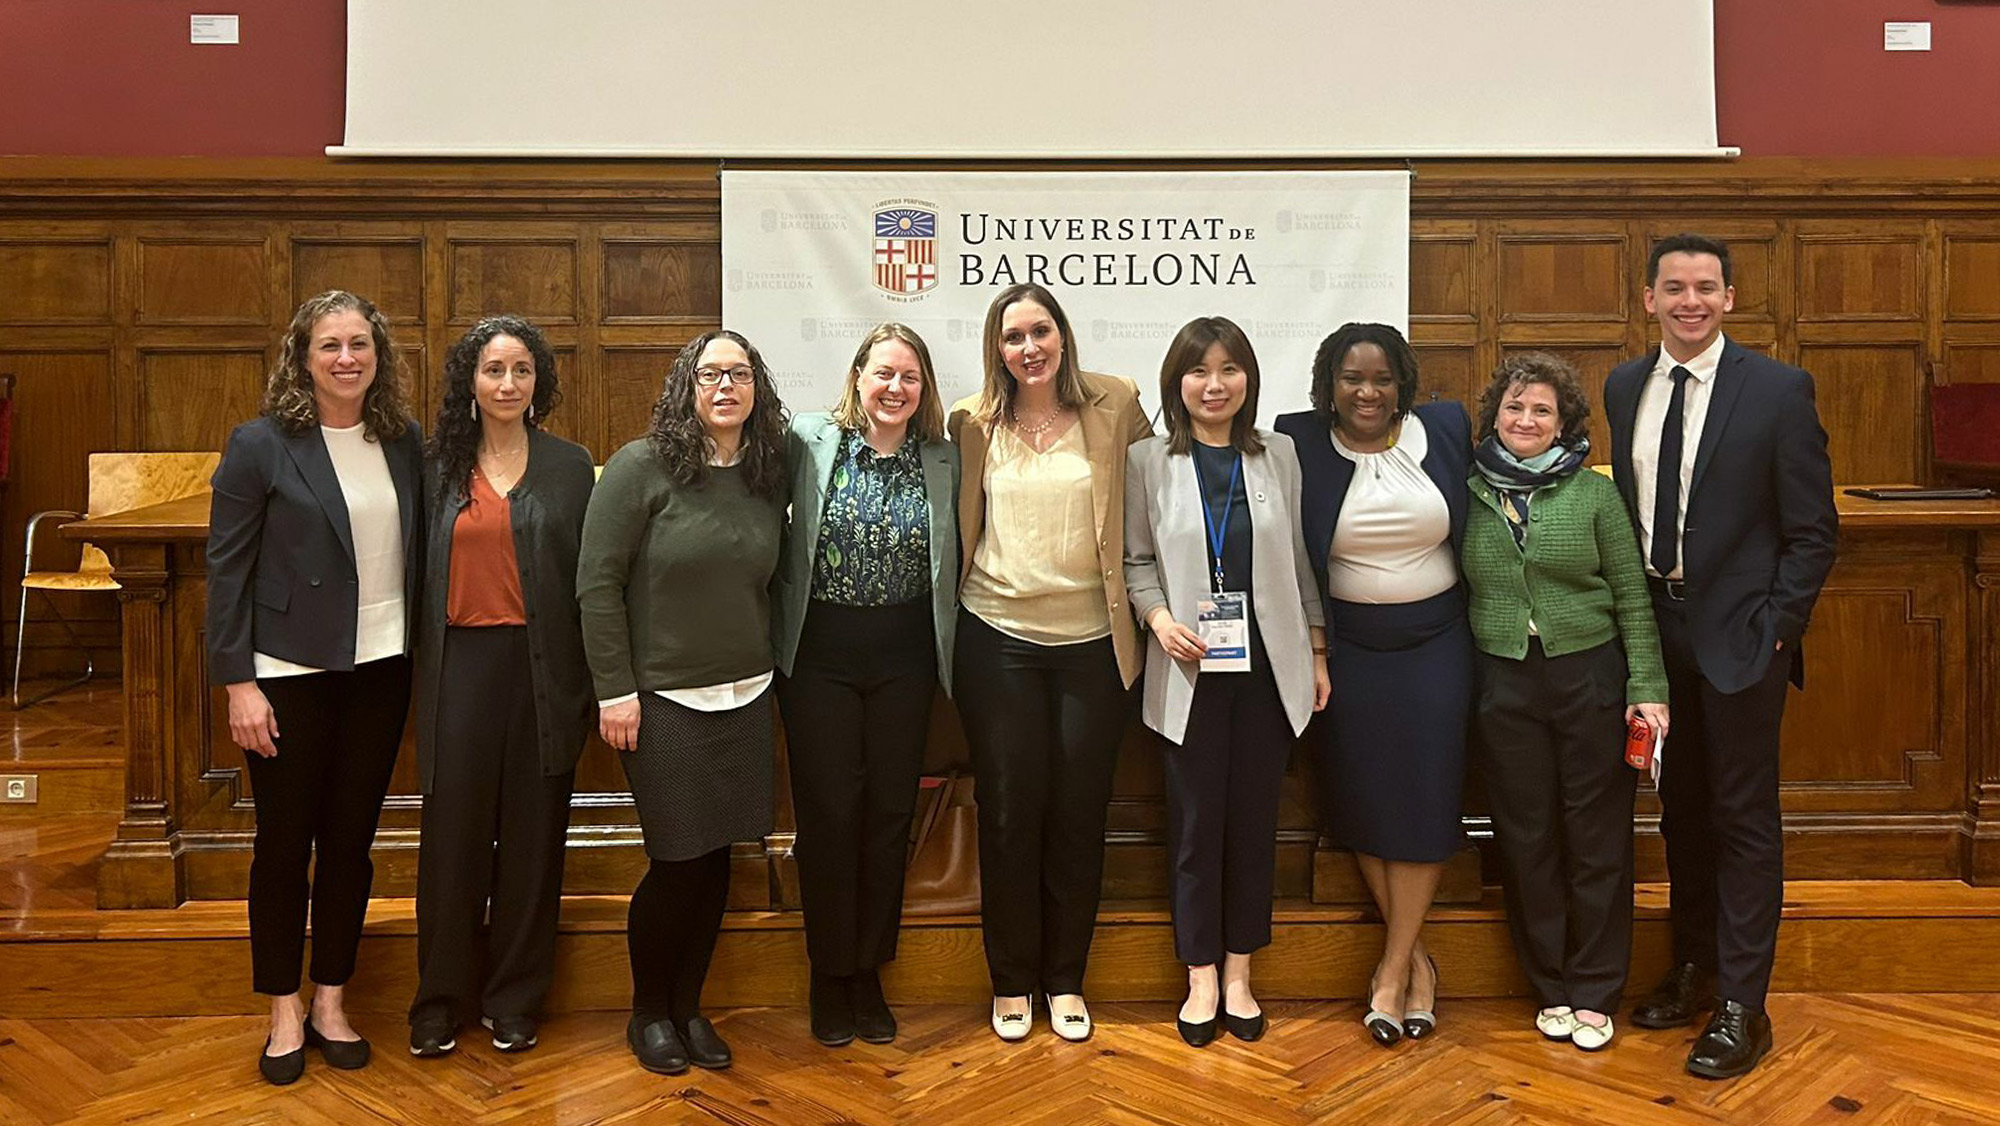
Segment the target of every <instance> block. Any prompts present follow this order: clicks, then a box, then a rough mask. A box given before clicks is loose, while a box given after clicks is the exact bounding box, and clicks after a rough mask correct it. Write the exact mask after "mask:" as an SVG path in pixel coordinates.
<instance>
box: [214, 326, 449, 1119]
mask: <svg viewBox="0 0 2000 1126" xmlns="http://www.w3.org/2000/svg"><path fill="white" fill-rule="evenodd" d="M400 375H401V373H400V371H399V368H398V364H397V356H396V346H395V342H394V341H393V340H392V339H391V338H390V336H389V325H388V322H387V321H385V320H384V319H383V317H382V314H381V313H380V312H378V311H377V310H376V308H375V306H374V305H373V304H372V303H371V302H369V301H368V300H367V299H365V298H361V297H356V296H355V295H354V294H351V293H346V292H342V291H340V290H333V291H330V292H327V293H322V294H320V295H319V296H317V297H314V298H312V299H311V300H309V301H307V302H306V303H305V304H303V305H301V306H299V309H298V312H297V313H296V314H295V315H294V316H293V317H292V324H291V328H290V329H289V330H288V331H287V332H286V334H285V339H284V343H283V345H282V347H281V348H280V349H279V356H278V363H277V365H276V366H275V367H273V368H272V369H271V374H270V377H269V379H268V381H267V383H266V386H265V391H264V410H263V414H262V415H260V416H259V417H257V418H255V419H252V420H251V421H249V422H246V423H244V424H243V425H241V426H238V427H237V428H236V429H235V431H233V432H232V433H231V434H230V435H229V445H228V447H227V448H226V449H225V450H224V451H223V455H222V463H221V465H219V466H218V467H217V468H216V471H215V478H214V481H213V482H212V484H213V486H214V490H215V491H214V499H213V501H212V502H211V507H210V514H209V533H208V671H209V679H210V681H211V682H213V683H215V684H219V685H222V686H224V688H225V689H226V690H227V692H228V696H229V731H230V736H231V738H233V739H234V740H235V742H236V744H237V745H238V746H240V747H242V748H243V749H244V750H245V751H246V752H248V753H247V754H246V756H245V759H246V764H247V768H248V770H249V773H250V780H251V784H252V787H253V790H254V793H255V797H256V803H257V837H256V843H255V847H254V851H253V853H252V856H251V861H250V958H251V964H252V967H253V972H254V976H255V986H256V989H257V992H259V993H266V994H269V995H270V996H271V1035H270V1039H269V1040H268V1041H267V1042H266V1044H265V1048H264V1053H263V1055H262V1056H261V1057H260V1058H259V1060H258V1067H259V1070H260V1071H262V1073H263V1075H264V1077H265V1078H266V1079H267V1080H269V1081H270V1082H272V1083H275V1084H280V1085H283V1084H286V1083H290V1082H292V1081H293V1080H295V1079H297V1078H298V1077H299V1074H300V1072H301V1071H303V1070H304V1068H305V1048H306V1046H308V1045H311V1046H313V1047H317V1048H319V1049H320V1050H321V1052H322V1053H323V1054H324V1056H325V1058H326V1062H328V1063H330V1064H332V1065H333V1066H335V1067H339V1068H357V1067H361V1066H363V1065H365V1064H366V1063H367V1062H368V1041H366V1040H363V1039H361V1037H360V1036H359V1035H357V1034H356V1033H355V1031H354V1029H353V1027H352V1026H351V1025H349V1024H348V1022H347V1015H346V1012H345V1010H344V1007H343V1004H342V989H343V986H345V984H346V983H347V979H348V977H349V976H351V975H352V974H353V972H354V954H355V948H356V946H357V945H358V944H359V942H360V939H361V920H362V916H363V915H364V914H365V912H366V911H367V907H368V891H369V886H370V884H371V883H372V881H373V878H374V868H373V866H372V864H371V863H370V861H369V858H368V849H369V846H370V845H371V844H372V843H373V841H374V838H375V823H376V820H377V818H378V817H379V816H380V815H381V812H382V797H383V794H384V793H386V792H387V790H388V788H389V773H390V770H391V769H392V768H393V767H394V765H395V762H396V747H397V745H398V744H399V743H400V742H401V741H402V734H403V720H404V717H405V715H406V714H407V713H408V711H409V701H410V657H409V654H410V648H411V647H410V640H411V637H412V630H411V624H410V614H411V611H412V610H414V608H415V607H416V605H417V583H418V578H419V572H420V571H421V567H419V566H418V565H417V559H418V555H419V553H418V552H417V549H416V544H417V542H418V541H417V538H416V537H417V527H418V522H419V516H420V512H419V509H420V508H421V504H420V498H419V488H420V480H421V476H422V459H423V453H422V446H423V440H422V435H421V434H420V433H419V431H418V429H417V425H416V423H414V422H412V421H411V420H410V417H409V412H408V410H407V408H406V407H405V406H404V397H403V385H402V380H401V378H400ZM315 854H317V856H315ZM309 867H310V869H311V873H312V876H311V879H310V882H309V881H308V878H307V871H308V868H309ZM308 905H310V908H311V912H312V922H313V956H312V980H313V982H314V983H315V985H316V988H315V990H314V992H313V997H312V1008H311V1012H310V1015H308V1013H307V1012H306V1009H305V1006H304V1005H302V1004H301V1002H300V1000H299V996H298V993H299V975H300V971H301V968H302V966H301V963H302V961H303V956H302V952H303V949H304V946H305V930H306V912H307V908H308Z"/></svg>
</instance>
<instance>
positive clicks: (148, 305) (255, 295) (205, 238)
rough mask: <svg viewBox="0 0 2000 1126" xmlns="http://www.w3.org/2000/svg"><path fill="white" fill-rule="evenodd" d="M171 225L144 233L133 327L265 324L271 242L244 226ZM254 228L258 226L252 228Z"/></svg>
mask: <svg viewBox="0 0 2000 1126" xmlns="http://www.w3.org/2000/svg"><path fill="white" fill-rule="evenodd" d="M182 226H183V225H172V226H165V227H157V228H154V229H152V230H149V231H143V232H142V233H141V234H140V235H139V240H138V248H139V260H138V263H137V265H138V271H139V274H138V279H137V280H138V287H137V291H138V292H137V296H138V305H137V306H136V308H135V309H134V310H133V317H132V323H133V324H135V325H145V326H157V325H257V326H263V325H267V324H269V323H270V321H271V317H272V312H271V304H272V301H271V295H270V278H271V254H272V247H271V238H270V237H269V236H268V235H267V234H262V233H260V234H258V235H257V236H256V237H247V236H246V235H244V234H243V227H242V226H240V225H235V226H232V227H230V228H228V229H222V228H218V227H213V226H207V225H203V226H199V227H187V228H186V229H181V227H182ZM251 229H252V230H253V231H254V230H255V229H256V228H255V227H254V226H253V227H252V228H251Z"/></svg>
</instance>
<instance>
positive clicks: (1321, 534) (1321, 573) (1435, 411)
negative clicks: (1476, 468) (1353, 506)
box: [1276, 401, 1472, 630]
mask: <svg viewBox="0 0 2000 1126" xmlns="http://www.w3.org/2000/svg"><path fill="white" fill-rule="evenodd" d="M1413 413H1415V414H1416V416H1417V417H1418V418H1419V419H1421V420H1422V421H1423V424H1424V436H1425V437H1426V438H1427V439H1428V440H1429V442H1430V448H1429V449H1428V450H1426V451H1425V452H1424V461H1423V466H1424V473H1425V475H1426V476H1428V477H1430V479H1431V481H1432V483H1433V484H1435V485H1437V488H1438V492H1440V493H1443V494H1444V504H1445V508H1446V509H1447V510H1448V511H1449V512H1450V513H1451V546H1452V551H1453V553H1454V554H1456V552H1457V551H1458V549H1459V548H1460V547H1462V546H1464V544H1465V514H1466V510H1467V506H1468V502H1469V498H1470V493H1469V491H1468V490H1467V488H1466V484H1465V481H1466V477H1467V475H1468V474H1469V473H1470V472H1471V470H1472V419H1471V418H1470V417H1468V416H1467V415H1466V413H1465V405H1464V404H1463V403H1459V402H1456V401H1449V402H1435V403H1420V404H1418V406H1417V407H1416V408H1415V411H1414V412H1413ZM1276 425H1277V431H1278V433H1280V434H1284V435H1287V436H1289V437H1290V438H1291V439H1292V446H1293V448H1294V449H1296V450H1297V451H1298V455H1299V474H1300V478H1301V481H1302V489H1301V497H1300V508H1301V512H1300V514H1299V515H1300V524H1301V525H1302V526H1303V527H1304V530H1305V537H1306V555H1307V556H1309V557H1310V558H1311V559H1312V565H1313V574H1314V575H1315V576H1317V577H1318V579H1319V592H1320V596H1321V597H1322V598H1325V597H1326V557H1327V552H1329V551H1330V550H1332V548H1333V529H1334V526H1335V525H1336V524H1338V523H1339V522H1340V506H1341V505H1342V504H1344V503H1345V502H1346V500H1347V486H1348V485H1349V484H1350V483H1352V482H1353V480H1354V463H1353V462H1351V461H1349V460H1347V459H1346V458H1345V457H1342V456H1341V453H1340V451H1339V450H1336V449H1334V448H1333V431H1332V428H1331V426H1330V425H1329V424H1328V421H1327V420H1326V419H1325V418H1322V417H1321V416H1320V415H1319V413H1318V412H1317V411H1300V412H1298V413H1297V414H1281V415H1279V416H1278V420H1277V424H1276ZM1332 623H1333V609H1332V607H1331V606H1329V607H1327V628H1328V629H1329V630H1331V629H1332Z"/></svg>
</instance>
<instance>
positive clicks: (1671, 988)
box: [1632, 962, 1710, 1028]
mask: <svg viewBox="0 0 2000 1126" xmlns="http://www.w3.org/2000/svg"><path fill="white" fill-rule="evenodd" d="M1706 976H1707V975H1705V974H1703V973H1702V971H1701V967H1699V966H1697V965H1695V964H1694V963H1693V962H1682V963H1681V964H1680V965H1678V966H1675V967H1674V968H1673V969H1670V970H1668V971H1667V976H1665V977H1663V978H1661V979H1660V984H1659V985H1657V986H1654V987H1653V991H1652V992H1651V993H1649V994H1647V995H1646V999H1645V1000H1643V1001H1641V1002H1639V1003H1638V1004H1637V1005H1635V1006H1633V1008H1632V1023H1633V1024H1636V1025H1638V1026H1639V1027H1640V1028H1679V1027H1681V1026H1682V1025H1686V1024H1692V1023H1694V1018H1695V1015H1696V1014H1697V1013H1699V1012H1701V1010H1703V1009H1705V1008H1707V1007H1708V1005H1709V1002H1710V998H1709V997H1708V994H1707V990H1706V989H1704V988H1703V978H1705V977H1706Z"/></svg>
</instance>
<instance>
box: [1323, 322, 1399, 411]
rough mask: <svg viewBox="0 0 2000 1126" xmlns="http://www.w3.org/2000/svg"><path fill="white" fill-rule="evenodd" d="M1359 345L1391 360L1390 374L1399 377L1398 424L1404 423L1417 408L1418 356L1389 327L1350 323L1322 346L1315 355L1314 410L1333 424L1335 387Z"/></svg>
mask: <svg viewBox="0 0 2000 1126" xmlns="http://www.w3.org/2000/svg"><path fill="white" fill-rule="evenodd" d="M1357 344H1373V345H1375V346H1376V347H1378V348H1380V349H1382V354H1383V355H1384V356H1387V357H1388V358H1389V370H1390V371H1391V372H1393V373H1395V376H1396V413H1395V419H1394V420H1395V421H1401V420H1402V418H1403V416H1404V415H1407V414H1409V413H1410V411H1411V410H1413V409H1414V408H1415V407H1416V405H1417V354H1416V353H1415V352H1414V351H1412V350H1411V349H1410V342H1409V341H1408V340H1405V339H1403V334H1402V333H1400V332H1397V331H1396V330H1395V329H1394V328H1391V327H1390V326H1388V325H1378V324H1357V323H1355V322H1352V321H1350V322H1348V323H1347V324H1344V325H1341V326H1340V327H1339V328H1337V329H1334V330H1333V332H1332V333H1330V334H1329V335H1328V336H1327V338H1326V339H1325V340H1322V341H1320V342H1319V351H1318V352H1316V353H1314V354H1313V367H1312V375H1313V382H1312V404H1313V410H1314V412H1315V413H1317V414H1318V415H1319V416H1320V417H1321V418H1322V419H1325V420H1326V421H1327V422H1332V421H1333V414H1334V412H1333V385H1334V383H1335V382H1336V381H1337V380H1338V379H1339V378H1340V365H1341V364H1343V363H1346V362H1347V353H1349V352H1351V351H1353V350H1354V346H1355V345H1357Z"/></svg>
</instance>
